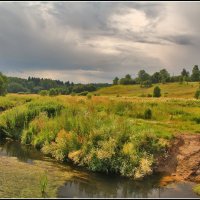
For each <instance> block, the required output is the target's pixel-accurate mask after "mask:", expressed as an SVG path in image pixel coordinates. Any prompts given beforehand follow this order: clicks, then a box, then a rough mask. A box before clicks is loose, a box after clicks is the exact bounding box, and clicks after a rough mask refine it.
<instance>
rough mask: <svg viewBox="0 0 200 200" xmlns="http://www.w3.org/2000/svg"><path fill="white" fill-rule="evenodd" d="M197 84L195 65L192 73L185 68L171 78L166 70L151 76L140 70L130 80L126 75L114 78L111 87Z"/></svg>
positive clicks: (199, 78) (199, 77)
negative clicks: (119, 85) (118, 85)
mask: <svg viewBox="0 0 200 200" xmlns="http://www.w3.org/2000/svg"><path fill="white" fill-rule="evenodd" d="M184 81H186V82H189V81H192V82H197V81H200V70H199V67H198V65H195V66H194V67H193V69H192V73H191V75H190V72H189V71H187V70H186V69H185V68H184V69H183V70H182V71H181V74H180V75H177V76H171V75H170V73H169V72H168V71H167V70H166V69H161V70H160V71H159V72H155V73H153V74H152V75H150V74H148V73H147V72H146V71H145V70H140V71H139V72H138V74H137V77H136V78H134V79H133V78H132V77H131V75H130V74H127V75H126V76H125V77H123V78H120V79H119V78H118V77H115V78H114V80H113V85H117V84H121V85H132V84H140V85H141V87H151V86H152V84H153V83H167V82H184Z"/></svg>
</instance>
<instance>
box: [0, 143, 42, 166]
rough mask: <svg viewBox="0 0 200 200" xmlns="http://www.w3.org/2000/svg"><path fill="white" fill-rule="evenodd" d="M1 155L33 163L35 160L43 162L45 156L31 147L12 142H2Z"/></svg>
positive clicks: (0, 144) (0, 146)
mask: <svg viewBox="0 0 200 200" xmlns="http://www.w3.org/2000/svg"><path fill="white" fill-rule="evenodd" d="M0 155H2V156H11V157H17V158H18V160H20V161H23V162H27V163H30V164H31V163H33V160H42V158H43V155H42V153H41V152H39V151H37V150H36V149H34V148H33V147H31V146H27V145H21V144H20V143H19V142H13V141H10V140H7V141H0Z"/></svg>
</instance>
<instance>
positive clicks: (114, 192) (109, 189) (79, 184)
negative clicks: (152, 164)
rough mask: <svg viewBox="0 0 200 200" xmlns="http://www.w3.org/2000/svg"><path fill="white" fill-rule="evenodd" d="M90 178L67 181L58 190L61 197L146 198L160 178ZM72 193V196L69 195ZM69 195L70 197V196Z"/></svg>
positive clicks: (102, 176) (157, 176)
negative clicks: (138, 179) (139, 179)
mask: <svg viewBox="0 0 200 200" xmlns="http://www.w3.org/2000/svg"><path fill="white" fill-rule="evenodd" d="M99 176H101V177H98V175H97V177H96V176H95V177H90V178H88V179H82V178H79V177H76V178H74V180H70V181H68V182H67V183H66V184H65V186H63V187H62V188H60V191H59V196H61V197H73V196H76V197H79V198H81V197H83V198H84V197H104V198H105V197H108V198H112V197H113V198H116V197H124V198H126V197H132V198H134V197H140V198H146V197H148V196H149V194H150V193H152V190H153V189H155V188H156V187H158V185H159V181H160V178H161V175H160V174H157V175H154V176H150V177H147V178H145V179H144V180H141V181H134V180H131V179H127V178H119V177H116V176H113V177H112V176H109V177H108V176H105V175H99ZM70 191H74V192H75V193H74V194H70ZM70 195H71V196H70Z"/></svg>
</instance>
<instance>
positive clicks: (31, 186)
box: [0, 141, 198, 198]
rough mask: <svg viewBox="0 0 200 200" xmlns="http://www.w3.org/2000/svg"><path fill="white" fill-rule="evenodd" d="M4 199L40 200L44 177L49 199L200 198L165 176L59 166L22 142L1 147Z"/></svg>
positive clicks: (188, 187)
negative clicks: (135, 175) (138, 177)
mask: <svg viewBox="0 0 200 200" xmlns="http://www.w3.org/2000/svg"><path fill="white" fill-rule="evenodd" d="M0 170H1V171H0V172H1V173H0V180H1V182H0V184H1V189H0V197H1V198H3V197H4V198H30V197H35V198H40V197H44V196H43V194H42V193H41V191H40V189H41V188H40V177H41V175H43V174H44V173H46V175H47V180H48V182H47V188H46V193H45V195H46V196H45V197H49V198H56V197H59V198H75V197H77V198H78V197H79V198H120V197H121V198H136V197H138V198H167V197H168V198H172V197H177V198H181V197H184V198H186V197H188V198H192V197H193V198H197V197H198V196H196V195H195V193H194V192H193V191H192V187H193V186H194V184H193V183H190V182H174V183H172V184H168V185H166V186H160V180H162V178H163V175H162V174H154V175H152V176H148V177H146V178H144V179H143V180H138V181H134V180H132V179H129V178H123V177H119V176H117V175H112V174H109V175H106V174H101V173H92V172H89V171H85V170H83V169H78V168H76V167H73V166H69V165H68V164H65V165H63V164H59V163H57V162H54V160H53V159H51V158H48V157H45V156H44V155H42V154H41V153H40V152H39V151H37V150H35V149H33V148H31V147H30V146H27V145H20V144H19V143H18V142H14V141H7V142H5V143H3V144H0Z"/></svg>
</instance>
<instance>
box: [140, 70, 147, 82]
mask: <svg viewBox="0 0 200 200" xmlns="http://www.w3.org/2000/svg"><path fill="white" fill-rule="evenodd" d="M138 78H139V81H140V83H142V82H143V81H147V80H149V79H150V75H149V74H148V73H146V72H145V70H140V71H139V72H138Z"/></svg>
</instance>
